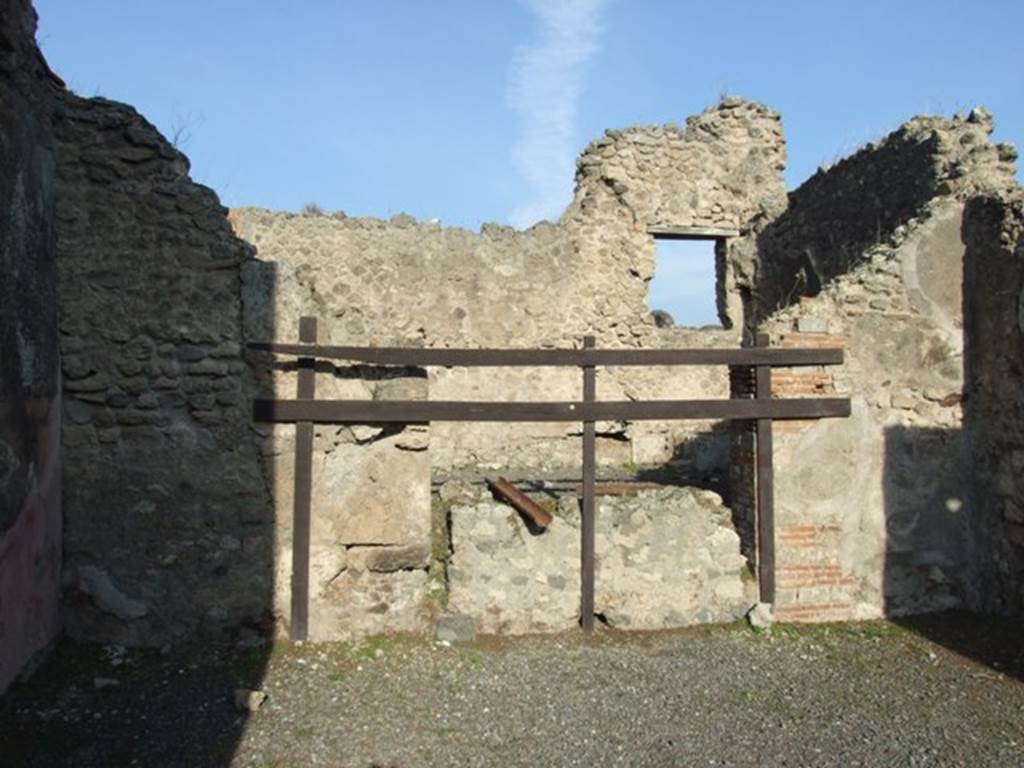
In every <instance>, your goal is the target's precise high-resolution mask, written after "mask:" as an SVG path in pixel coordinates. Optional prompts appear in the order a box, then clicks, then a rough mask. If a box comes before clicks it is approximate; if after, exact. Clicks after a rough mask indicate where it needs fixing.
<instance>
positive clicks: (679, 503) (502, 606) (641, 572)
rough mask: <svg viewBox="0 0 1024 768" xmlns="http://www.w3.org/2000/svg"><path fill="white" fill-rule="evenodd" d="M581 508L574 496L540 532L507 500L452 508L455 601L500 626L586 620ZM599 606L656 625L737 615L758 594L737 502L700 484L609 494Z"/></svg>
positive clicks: (611, 615)
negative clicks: (753, 591)
mask: <svg viewBox="0 0 1024 768" xmlns="http://www.w3.org/2000/svg"><path fill="white" fill-rule="evenodd" d="M578 510H579V507H578V503H577V501H576V500H575V497H566V498H565V499H563V500H562V502H561V503H560V504H559V510H558V514H557V515H556V517H555V519H554V521H553V522H552V524H551V525H550V526H549V527H548V529H547V530H546V531H545V532H544V533H542V534H539V535H532V534H530V532H529V531H527V529H526V527H525V526H524V524H523V523H522V521H521V519H520V518H519V516H518V515H517V514H516V513H515V512H514V511H513V510H512V509H511V508H510V507H508V506H506V505H503V504H499V503H497V502H485V503H480V504H475V505H468V506H456V507H454V508H453V509H452V511H451V521H452V549H453V555H452V560H451V563H450V566H449V571H448V574H449V585H450V594H449V606H450V607H451V608H452V609H453V610H456V611H459V612H461V613H465V614H468V615H471V616H473V617H474V619H475V621H476V624H477V627H478V629H480V630H481V631H484V632H495V633H512V634H517V633H527V632H549V631H560V630H564V629H570V628H572V627H574V626H576V625H577V622H578V618H579V615H578V614H579V598H580V581H579V552H580V532H579V511H578ZM596 540H597V541H596V549H597V561H598V562H597V574H596V594H595V611H596V612H598V613H600V614H602V615H603V616H604V617H605V619H606V620H608V622H609V623H611V624H612V625H614V626H620V627H630V628H644V629H654V628H663V627H673V626H686V625H689V624H695V623H702V622H708V621H732V620H734V619H736V618H738V617H740V616H742V615H743V614H744V613H745V612H746V610H747V609H748V608H749V606H750V604H751V602H752V600H751V599H750V596H749V595H747V591H748V588H747V585H746V584H745V583H744V580H743V570H744V568H745V565H746V560H745V559H744V558H743V556H742V555H741V554H740V543H739V536H738V535H737V534H736V532H735V530H734V529H733V527H732V523H731V520H730V514H729V510H728V509H727V508H726V507H724V506H723V505H722V503H721V499H720V498H719V497H718V496H717V495H716V494H714V493H711V492H710V491H703V490H698V489H693V488H677V489H665V490H661V491H653V492H645V493H642V494H639V495H637V496H635V497H619V498H612V497H607V498H601V499H599V503H598V510H597V531H596Z"/></svg>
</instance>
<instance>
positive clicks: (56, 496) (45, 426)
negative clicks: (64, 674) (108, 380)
mask: <svg viewBox="0 0 1024 768" xmlns="http://www.w3.org/2000/svg"><path fill="white" fill-rule="evenodd" d="M35 28H36V15H35V12H34V11H33V10H32V7H31V5H30V4H29V3H28V2H26V0H2V2H0V693H3V692H4V690H6V688H7V687H8V685H10V683H11V682H12V681H13V680H14V679H15V677H16V676H17V675H18V673H19V671H21V670H22V668H23V667H24V666H25V665H26V664H28V663H30V661H31V660H32V658H33V656H34V655H36V654H38V653H40V652H41V651H42V650H43V649H45V648H46V647H47V646H48V645H49V644H50V643H51V642H52V641H53V639H54V638H55V637H56V635H57V633H58V632H59V631H60V610H59V597H60V561H61V498H60V495H61V491H60V472H61V466H60V407H61V405H60V403H61V400H60V357H59V354H60V353H59V348H58V344H57V300H56V298H57V297H56V291H57V272H56V258H55V256H56V253H55V238H54V226H53V223H54V154H53V135H52V132H51V130H50V110H51V107H52V104H51V102H52V93H53V89H54V88H55V87H56V86H57V84H58V83H59V81H57V79H56V78H55V77H54V76H53V75H52V74H51V73H50V71H49V69H48V68H47V66H46V63H45V62H44V61H43V59H42V56H41V55H40V54H39V51H38V49H37V48H36V45H35Z"/></svg>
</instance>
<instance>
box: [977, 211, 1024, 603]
mask: <svg viewBox="0 0 1024 768" xmlns="http://www.w3.org/2000/svg"><path fill="white" fill-rule="evenodd" d="M1022 234H1024V196H1022V195H1021V194H1020V193H1019V192H1017V193H1016V194H1009V195H1004V196H986V197H978V198H976V199H974V200H971V201H970V202H969V203H968V205H967V209H966V211H965V213H964V242H965V243H966V245H967V258H966V260H965V270H964V285H963V289H964V337H965V338H964V347H965V348H964V358H965V370H966V379H967V380H966V384H965V387H964V400H965V405H964V433H965V440H966V443H967V445H968V447H969V450H970V458H971V461H970V471H971V474H972V476H973V477H974V478H975V483H974V497H973V500H972V504H973V506H974V515H973V522H974V528H973V534H974V537H975V539H976V541H977V546H978V550H979V551H980V552H984V553H985V555H984V557H981V558H978V561H977V563H976V567H977V569H978V570H979V575H978V578H979V581H980V590H979V595H978V600H977V605H976V607H978V608H981V609H982V610H989V611H1000V612H1014V613H1020V612H1021V611H1024V479H1022V478H1024V387H1022V384H1021V382H1022V381H1024V236H1022Z"/></svg>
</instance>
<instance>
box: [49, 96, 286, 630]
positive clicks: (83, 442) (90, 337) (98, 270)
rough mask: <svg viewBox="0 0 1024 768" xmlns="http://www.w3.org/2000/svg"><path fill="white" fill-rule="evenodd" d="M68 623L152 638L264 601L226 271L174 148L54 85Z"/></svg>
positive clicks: (212, 624) (255, 620) (266, 557)
mask: <svg viewBox="0 0 1024 768" xmlns="http://www.w3.org/2000/svg"><path fill="white" fill-rule="evenodd" d="M55 131H56V135H57V139H58V144H57V159H58V164H57V201H58V204H57V245H58V264H59V268H60V297H59V305H60V343H61V350H62V352H63V370H64V395H65V400H64V412H65V414H64V449H65V455H66V468H65V476H66V485H65V525H66V532H65V533H66V536H65V559H64V580H65V587H66V594H65V599H66V607H67V629H68V632H69V633H70V634H71V635H72V636H74V637H77V638H83V639H96V640H103V641H108V642H109V641H116V642H123V643H134V644H150V645H159V644H163V643H167V642H171V641H173V640H175V639H177V638H180V637H183V636H185V635H194V634H205V635H210V636H215V635H218V634H220V633H222V632H224V631H231V632H236V631H238V629H239V628H240V627H242V626H244V625H246V624H250V625H257V624H259V623H261V622H264V621H265V620H266V619H267V618H268V617H269V615H270V613H271V594H272V590H273V568H274V565H273V550H274V541H273V537H274V533H275V531H274V515H273V510H272V508H271V506H270V493H269V491H268V488H267V485H266V484H267V482H268V481H267V480H266V479H265V478H264V476H263V474H262V471H261V463H260V456H259V452H258V450H257V446H256V443H255V441H254V439H253V433H252V431H251V426H250V424H251V406H250V398H251V395H252V388H253V386H254V384H253V381H252V377H251V374H250V373H249V368H248V366H247V364H246V362H245V359H244V356H243V349H242V344H243V339H242V324H241V281H240V277H239V270H240V265H241V264H242V263H243V262H245V261H246V260H248V259H249V258H251V252H250V250H249V248H248V247H247V246H246V245H245V243H243V242H242V241H240V240H238V239H236V238H235V237H234V236H233V235H232V233H231V230H230V228H229V226H228V223H227V218H226V216H225V214H226V211H225V209H223V208H222V207H221V206H220V204H219V202H218V200H217V197H216V195H215V194H214V193H213V192H212V191H211V190H209V189H207V188H205V187H202V186H200V185H198V184H195V183H193V182H192V181H191V180H190V179H189V177H188V160H187V159H186V158H185V156H184V155H182V154H181V153H180V152H178V151H177V150H176V149H174V147H172V146H171V145H170V144H169V143H168V142H167V141H166V140H165V139H164V138H163V137H162V136H161V135H160V134H159V133H158V132H157V131H156V129H155V128H153V126H152V125H150V124H149V123H148V122H146V120H145V119H143V118H142V117H141V116H140V115H139V114H138V113H136V112H135V110H133V109H132V108H131V107H128V106H126V105H123V104H118V103H116V102H112V101H107V100H105V99H81V98H78V97H77V96H74V95H72V94H69V93H64V94H62V96H61V99H60V103H59V105H58V107H57V112H56V119H55Z"/></svg>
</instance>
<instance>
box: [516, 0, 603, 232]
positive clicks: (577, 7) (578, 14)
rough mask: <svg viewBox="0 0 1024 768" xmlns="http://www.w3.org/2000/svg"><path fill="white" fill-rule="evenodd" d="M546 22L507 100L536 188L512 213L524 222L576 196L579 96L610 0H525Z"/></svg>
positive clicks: (521, 164) (550, 213) (521, 56)
mask: <svg viewBox="0 0 1024 768" xmlns="http://www.w3.org/2000/svg"><path fill="white" fill-rule="evenodd" d="M524 2H525V4H526V6H527V7H528V8H529V9H530V10H531V11H532V12H533V14H534V15H535V16H536V17H537V19H538V21H539V22H540V27H541V35H540V40H539V41H537V42H536V43H534V44H532V45H528V46H523V47H522V48H520V49H519V50H518V51H517V53H516V56H515V59H514V61H513V62H512V67H511V71H510V72H509V80H508V91H507V100H508V103H509V105H510V106H511V107H512V109H513V110H515V111H516V112H517V113H518V114H519V117H520V120H521V123H522V132H521V135H520V138H519V140H518V141H517V142H516V144H515V146H514V147H513V149H512V155H513V161H514V163H515V166H516V168H517V170H518V171H519V173H520V174H521V175H522V176H523V178H524V179H525V181H526V183H527V186H528V188H529V193H528V198H527V200H526V201H525V202H524V203H523V204H522V205H520V206H518V207H517V208H516V209H515V210H514V211H513V212H512V214H511V216H510V217H509V219H510V221H511V222H512V224H514V225H515V226H517V227H527V226H530V225H531V224H534V223H536V222H537V221H539V220H540V219H544V218H548V219H555V218H557V217H558V216H559V215H560V214H561V213H562V210H563V209H564V208H565V206H566V205H567V204H568V203H569V200H570V199H571V196H572V180H573V170H574V162H575V151H576V147H575V138H576V137H575V120H576V102H577V100H578V99H579V95H580V91H581V90H582V84H583V70H584V67H585V65H586V63H587V61H588V60H590V58H591V57H593V56H594V54H596V53H597V51H598V49H599V45H598V38H599V36H600V33H601V13H602V11H603V10H604V7H605V6H606V5H607V0H524Z"/></svg>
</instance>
